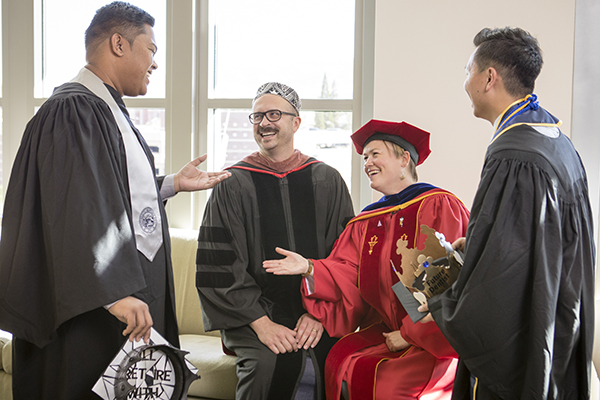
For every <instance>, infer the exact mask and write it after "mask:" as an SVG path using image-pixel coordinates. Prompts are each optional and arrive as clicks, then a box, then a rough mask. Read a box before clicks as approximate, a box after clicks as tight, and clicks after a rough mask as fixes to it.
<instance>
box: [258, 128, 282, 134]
mask: <svg viewBox="0 0 600 400" xmlns="http://www.w3.org/2000/svg"><path fill="white" fill-rule="evenodd" d="M271 132H273V133H278V132H279V129H277V128H274V127H272V126H267V127H266V128H262V127H259V128H258V134H259V135H263V134H265V133H271Z"/></svg>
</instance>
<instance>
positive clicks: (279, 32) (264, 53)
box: [199, 0, 355, 188]
mask: <svg viewBox="0 0 600 400" xmlns="http://www.w3.org/2000/svg"><path fill="white" fill-rule="evenodd" d="M208 8H209V12H208V41H207V43H208V45H207V54H208V58H207V63H206V67H207V69H208V74H207V75H208V77H207V79H208V82H207V92H206V102H205V104H207V107H206V109H205V110H204V109H202V108H201V109H200V112H201V113H202V112H206V113H207V117H206V121H207V127H208V129H207V132H208V134H207V149H208V153H209V155H212V165H211V166H212V169H215V170H219V169H222V168H225V167H228V166H230V165H232V164H233V163H235V162H237V161H239V160H240V159H242V158H243V157H244V156H246V155H248V154H250V153H252V152H254V151H256V150H257V149H258V147H257V145H256V143H255V141H254V136H253V131H252V125H251V124H250V123H249V122H248V114H249V113H250V110H249V107H250V106H251V99H252V98H253V97H254V95H255V93H256V90H257V89H258V87H259V86H260V85H262V84H263V83H266V82H270V81H277V82H281V83H285V84H287V85H289V86H291V87H293V88H294V89H295V90H296V91H297V92H298V94H299V96H300V98H301V99H302V101H303V107H302V110H301V112H300V116H301V117H302V124H301V126H300V129H299V131H298V132H296V134H295V139H294V144H295V147H296V148H298V149H300V150H301V151H302V152H303V153H305V154H307V155H310V156H314V157H316V158H318V159H320V160H322V161H325V162H327V163H328V164H330V165H332V166H333V167H335V168H336V169H338V170H339V171H340V173H341V174H342V176H343V177H344V179H345V180H346V183H347V185H348V187H349V188H350V187H351V174H352V161H351V160H352V144H351V140H350V134H351V133H352V129H353V126H352V122H353V121H352V110H353V99H354V57H355V54H354V48H355V43H354V29H355V21H354V18H355V16H354V10H355V1H354V0H330V1H327V2H323V1H320V0H306V1H303V2H281V1H277V0H260V1H258V0H257V1H252V2H249V1H247V0H218V1H215V0H213V1H210V2H209V7H208ZM233 9H234V10H236V12H235V13H231V12H230V10H233ZM200 17H201V18H202V17H203V15H200ZM315 27H318V29H316V28H315ZM200 54H203V52H202V48H201V50H200ZM199 67H200V68H202V65H200V66H199ZM243 99H245V101H243ZM241 100H242V101H241ZM200 104H203V102H202V101H201V102H200ZM201 120H202V115H201V116H200V121H201ZM200 130H201V131H202V126H201V127H200Z"/></svg>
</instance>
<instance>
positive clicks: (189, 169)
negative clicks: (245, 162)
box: [175, 154, 231, 193]
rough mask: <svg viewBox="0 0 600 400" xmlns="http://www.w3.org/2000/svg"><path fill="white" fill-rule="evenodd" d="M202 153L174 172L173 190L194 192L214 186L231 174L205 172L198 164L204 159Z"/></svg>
mask: <svg viewBox="0 0 600 400" xmlns="http://www.w3.org/2000/svg"><path fill="white" fill-rule="evenodd" d="M206 157H207V155H206V154H204V155H203V156H200V157H198V158H196V159H194V160H192V161H190V162H189V163H187V164H186V165H184V166H183V168H181V169H180V170H179V172H178V173H177V174H175V192H176V193H179V192H195V191H197V190H206V189H210V188H213V187H215V186H216V185H217V184H218V183H219V182H221V181H222V180H224V179H227V178H229V177H230V176H231V172H227V171H221V172H206V171H202V170H200V169H198V166H199V165H200V164H201V163H203V162H204V161H205V160H206Z"/></svg>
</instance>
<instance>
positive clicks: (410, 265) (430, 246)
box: [390, 225, 463, 322]
mask: <svg viewBox="0 0 600 400" xmlns="http://www.w3.org/2000/svg"><path fill="white" fill-rule="evenodd" d="M421 233H422V234H424V235H426V236H427V239H426V240H425V247H424V249H423V250H419V249H409V248H407V247H406V246H407V242H406V241H405V240H402V239H399V240H398V241H397V243H396V246H397V249H396V254H398V255H402V265H401V266H400V268H398V269H396V267H395V266H394V265H393V262H392V268H393V269H394V272H395V273H396V274H397V275H398V278H399V279H400V282H398V283H397V284H395V285H394V286H392V290H394V293H396V296H398V299H399V300H400V302H401V303H402V306H403V307H404V309H405V310H406V311H407V312H408V314H409V316H410V317H411V319H412V320H413V322H417V321H419V320H420V319H422V318H423V317H424V316H425V315H427V313H422V312H419V311H417V308H418V307H419V306H420V305H421V304H423V303H424V302H425V301H427V299H429V298H431V297H433V296H435V295H437V294H440V293H443V292H444V291H445V290H446V289H448V288H449V287H450V286H452V284H453V283H454V281H456V279H457V277H458V273H459V272H460V269H461V267H462V265H463V259H462V255H461V253H460V252H459V251H456V250H454V249H453V248H452V244H451V243H448V242H447V241H446V238H445V237H444V235H443V234H442V233H439V232H436V231H435V230H433V229H431V228H429V227H428V226H427V225H421ZM390 262H391V260H390ZM398 270H400V271H401V272H398Z"/></svg>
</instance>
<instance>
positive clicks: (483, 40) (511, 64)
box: [473, 27, 543, 97]
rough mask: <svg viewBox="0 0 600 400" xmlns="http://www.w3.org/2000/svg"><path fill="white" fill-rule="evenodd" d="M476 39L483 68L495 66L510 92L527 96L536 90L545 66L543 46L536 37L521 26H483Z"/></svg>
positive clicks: (479, 66) (476, 53)
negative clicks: (536, 82) (537, 80)
mask: <svg viewBox="0 0 600 400" xmlns="http://www.w3.org/2000/svg"><path fill="white" fill-rule="evenodd" d="M473 43H474V44H475V46H476V47H477V50H476V51H475V56H474V57H473V60H474V61H475V64H476V65H477V67H478V68H479V72H481V71H483V70H484V69H486V68H488V67H494V68H495V69H496V71H498V74H499V75H500V76H501V77H502V81H503V82H504V87H505V88H506V91H507V92H508V94H510V95H512V96H515V97H525V96H527V95H528V94H529V93H533V89H534V87H535V80H536V79H537V77H538V75H539V74H540V71H541V70H542V64H543V60H542V50H541V49H540V45H539V43H538V41H537V39H536V38H534V37H533V36H531V35H530V34H529V32H527V31H524V30H523V29H521V28H510V27H506V28H496V29H489V28H484V29H482V30H481V31H480V32H479V33H478V34H477V35H475V38H474V39H473Z"/></svg>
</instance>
